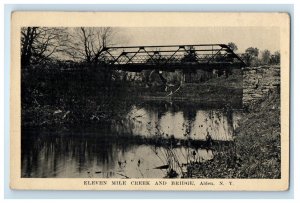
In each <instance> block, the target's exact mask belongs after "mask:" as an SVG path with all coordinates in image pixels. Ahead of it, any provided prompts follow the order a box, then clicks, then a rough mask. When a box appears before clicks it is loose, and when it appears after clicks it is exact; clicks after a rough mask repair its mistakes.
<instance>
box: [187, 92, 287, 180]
mask: <svg viewBox="0 0 300 203" xmlns="http://www.w3.org/2000/svg"><path fill="white" fill-rule="evenodd" d="M280 143H281V139H280V94H279V91H278V90H274V91H273V92H272V93H270V95H268V96H267V97H266V98H264V99H262V100H261V101H260V102H258V103H256V104H253V105H252V106H250V108H249V113H246V114H245V115H244V117H243V119H242V120H241V122H240V124H239V127H238V129H237V130H236V134H235V143H234V147H232V148H231V150H228V151H226V152H223V153H220V152H216V154H215V155H214V159H213V160H211V161H208V162H204V163H191V164H190V165H189V167H188V172H187V174H186V177H194V178H204V177H206V178H207V177H209V178H280V177H281V173H280V171H281V165H280V164H281V144H280Z"/></svg>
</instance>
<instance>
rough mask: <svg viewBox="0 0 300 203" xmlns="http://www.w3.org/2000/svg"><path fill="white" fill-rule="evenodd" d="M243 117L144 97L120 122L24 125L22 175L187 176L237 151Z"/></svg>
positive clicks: (226, 111) (230, 111) (237, 111)
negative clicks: (56, 126) (80, 125)
mask: <svg viewBox="0 0 300 203" xmlns="http://www.w3.org/2000/svg"><path fill="white" fill-rule="evenodd" d="M239 118H240V112H239V110H232V109H229V108H223V109H222V108H220V109H210V108H207V109H205V108H203V107H197V106H193V107H192V108H191V106H190V105H187V104H182V103H176V102H175V103H170V102H143V103H139V104H133V105H132V106H131V107H130V109H129V111H128V113H127V114H125V115H124V118H123V119H122V120H121V121H120V122H115V123H110V124H107V123H106V124H101V123H100V124H97V126H89V127H86V128H74V127H73V128H72V129H51V130H50V129H48V130H45V129H37V128H31V129H29V128H27V129H24V128H22V177H33V178H38V177H42V178H46V177H75V178H80V177H85V178H88V177H91V178H92V177H93V178H97V177H99V178H100V177H102V178H109V177H116V178H161V177H170V178H175V177H189V173H188V167H189V164H190V163H197V164H199V165H201V164H202V163H207V162H210V161H212V160H215V159H216V158H218V157H219V156H222V154H228V153H229V154H231V153H234V143H233V140H234V130H235V128H236V127H237V123H238V120H239ZM230 156H231V155H229V157H230ZM232 157H234V156H232Z"/></svg>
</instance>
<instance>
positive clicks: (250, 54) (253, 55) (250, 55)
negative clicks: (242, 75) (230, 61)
mask: <svg viewBox="0 0 300 203" xmlns="http://www.w3.org/2000/svg"><path fill="white" fill-rule="evenodd" d="M258 53H259V49H258V48H253V47H249V48H247V49H246V51H245V54H243V59H244V61H245V63H246V64H248V65H254V64H253V63H254V62H256V61H257V58H258Z"/></svg>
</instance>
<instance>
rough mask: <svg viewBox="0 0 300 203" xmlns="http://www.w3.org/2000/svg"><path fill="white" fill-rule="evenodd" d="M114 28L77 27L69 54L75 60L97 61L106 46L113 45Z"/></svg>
mask: <svg viewBox="0 0 300 203" xmlns="http://www.w3.org/2000/svg"><path fill="white" fill-rule="evenodd" d="M113 37H114V30H113V28H111V27H99V28H92V27H80V28H75V29H74V32H73V34H72V40H71V42H70V45H69V49H68V54H69V55H70V56H71V57H72V58H73V59H75V60H82V61H85V62H87V63H97V62H98V61H99V60H100V57H101V54H102V51H103V49H104V48H105V47H107V46H111V45H113Z"/></svg>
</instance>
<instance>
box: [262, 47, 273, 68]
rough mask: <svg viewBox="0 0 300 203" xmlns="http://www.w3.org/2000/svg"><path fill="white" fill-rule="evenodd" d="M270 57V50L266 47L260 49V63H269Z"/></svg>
mask: <svg viewBox="0 0 300 203" xmlns="http://www.w3.org/2000/svg"><path fill="white" fill-rule="evenodd" d="M270 59H271V52H270V51H269V50H267V49H266V50H264V51H262V56H261V62H262V64H264V65H266V64H269V63H270Z"/></svg>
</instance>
